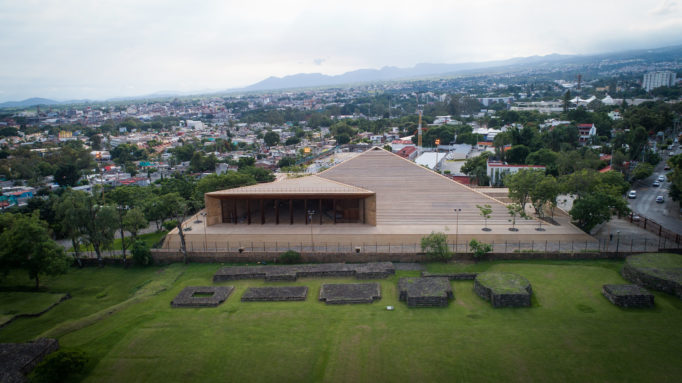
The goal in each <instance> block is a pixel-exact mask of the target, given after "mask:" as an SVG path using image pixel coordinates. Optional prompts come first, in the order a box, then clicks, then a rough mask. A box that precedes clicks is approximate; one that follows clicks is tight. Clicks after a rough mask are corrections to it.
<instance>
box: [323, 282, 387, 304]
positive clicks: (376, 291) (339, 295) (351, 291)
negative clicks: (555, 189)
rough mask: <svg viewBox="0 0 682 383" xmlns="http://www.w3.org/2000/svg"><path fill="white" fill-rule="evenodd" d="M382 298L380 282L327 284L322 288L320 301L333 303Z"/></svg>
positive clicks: (362, 301)
mask: <svg viewBox="0 0 682 383" xmlns="http://www.w3.org/2000/svg"><path fill="white" fill-rule="evenodd" d="M379 299H381V288H380V286H379V284H378V283H351V284H325V285H322V287H321V288H320V301H323V302H325V303H327V304H328V305H332V304H347V303H372V302H374V301H375V300H379Z"/></svg>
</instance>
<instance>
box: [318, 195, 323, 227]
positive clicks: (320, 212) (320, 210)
mask: <svg viewBox="0 0 682 383" xmlns="http://www.w3.org/2000/svg"><path fill="white" fill-rule="evenodd" d="M318 213H319V214H320V225H322V198H320V209H319V210H318Z"/></svg>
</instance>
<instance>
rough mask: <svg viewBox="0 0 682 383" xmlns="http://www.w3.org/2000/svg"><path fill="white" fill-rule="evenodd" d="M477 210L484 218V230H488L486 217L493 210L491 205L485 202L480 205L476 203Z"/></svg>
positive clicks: (487, 217) (488, 216)
mask: <svg viewBox="0 0 682 383" xmlns="http://www.w3.org/2000/svg"><path fill="white" fill-rule="evenodd" d="M476 207H477V208H478V210H479V211H480V212H481V217H483V219H485V227H484V228H483V230H484V231H490V229H489V228H488V219H489V218H490V214H491V213H492V212H493V208H492V206H490V205H488V204H485V205H483V206H481V205H476Z"/></svg>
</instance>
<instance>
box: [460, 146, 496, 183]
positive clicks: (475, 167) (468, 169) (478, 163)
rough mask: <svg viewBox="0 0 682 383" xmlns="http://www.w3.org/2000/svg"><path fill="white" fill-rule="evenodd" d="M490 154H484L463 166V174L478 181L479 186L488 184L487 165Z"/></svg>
mask: <svg viewBox="0 0 682 383" xmlns="http://www.w3.org/2000/svg"><path fill="white" fill-rule="evenodd" d="M488 157H490V152H483V153H481V155H479V156H476V157H472V158H469V159H468V160H466V161H464V165H462V173H464V174H466V175H468V176H469V178H470V179H472V180H476V184H477V185H486V184H488V175H487V163H488Z"/></svg>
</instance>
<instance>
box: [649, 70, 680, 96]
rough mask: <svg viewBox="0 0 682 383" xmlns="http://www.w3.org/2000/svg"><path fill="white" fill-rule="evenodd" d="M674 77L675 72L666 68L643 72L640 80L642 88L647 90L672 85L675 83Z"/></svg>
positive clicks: (675, 75)
mask: <svg viewBox="0 0 682 383" xmlns="http://www.w3.org/2000/svg"><path fill="white" fill-rule="evenodd" d="M676 77H677V73H675V72H672V71H667V70H664V71H658V72H649V73H645V74H644V78H643V80H642V88H644V90H646V91H647V92H649V91H651V90H652V89H656V88H659V87H662V86H673V85H675V81H676Z"/></svg>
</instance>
